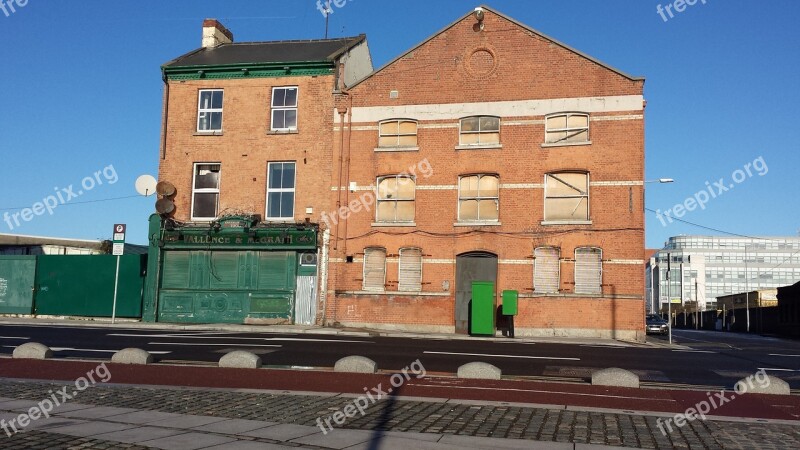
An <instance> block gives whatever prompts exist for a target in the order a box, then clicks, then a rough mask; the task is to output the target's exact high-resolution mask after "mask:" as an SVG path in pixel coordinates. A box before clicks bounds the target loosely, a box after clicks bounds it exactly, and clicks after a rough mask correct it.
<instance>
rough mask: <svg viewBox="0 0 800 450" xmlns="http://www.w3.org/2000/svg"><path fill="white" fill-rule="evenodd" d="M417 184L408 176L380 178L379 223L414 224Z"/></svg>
mask: <svg viewBox="0 0 800 450" xmlns="http://www.w3.org/2000/svg"><path fill="white" fill-rule="evenodd" d="M416 188H417V184H416V182H415V181H414V179H413V178H410V177H408V176H406V175H392V176H389V177H381V178H378V207H377V208H376V211H377V212H376V220H377V221H378V222H413V221H414V200H415V198H416Z"/></svg>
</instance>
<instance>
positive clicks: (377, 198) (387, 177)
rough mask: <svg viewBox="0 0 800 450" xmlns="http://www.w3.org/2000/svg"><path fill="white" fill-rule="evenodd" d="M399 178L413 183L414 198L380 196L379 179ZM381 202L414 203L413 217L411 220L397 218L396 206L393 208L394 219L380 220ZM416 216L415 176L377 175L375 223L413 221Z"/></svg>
mask: <svg viewBox="0 0 800 450" xmlns="http://www.w3.org/2000/svg"><path fill="white" fill-rule="evenodd" d="M392 178H394V179H395V180H400V179H401V178H405V179H409V180H411V182H412V183H414V198H412V199H402V200H399V199H389V198H381V181H383V180H387V179H392ZM383 202H387V203H394V204H395V205H396V204H398V203H400V202H406V203H411V204H413V205H414V218H413V219H411V220H397V208H395V215H394V217H395V220H381V219H380V204H381V203H383ZM416 218H417V178H416V177H413V176H408V175H400V174H398V175H385V176H382V177H378V178H377V179H376V181H375V223H414V221H415V220H416Z"/></svg>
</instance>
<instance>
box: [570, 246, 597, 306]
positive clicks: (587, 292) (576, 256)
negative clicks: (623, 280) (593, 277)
mask: <svg viewBox="0 0 800 450" xmlns="http://www.w3.org/2000/svg"><path fill="white" fill-rule="evenodd" d="M580 250H597V251H598V252H599V253H600V266H599V269H598V270H599V273H598V274H597V275H598V279H599V283H598V286H597V291H588V290H585V291H584V290H581V289H580V287H579V285H578V251H580ZM574 277H575V294H584V295H602V294H603V249H601V248H599V247H578V248H576V249H575V274H574Z"/></svg>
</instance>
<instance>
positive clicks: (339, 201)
mask: <svg viewBox="0 0 800 450" xmlns="http://www.w3.org/2000/svg"><path fill="white" fill-rule="evenodd" d="M344 115H345V113H343V112H339V133H340V142H339V182H338V183H337V184H336V217H337V220H336V230H335V231H336V233H335V236H334V241H333V249H334V250H338V248H339V223H340V222H341V221H342V218H341V217H339V208H341V206H342V172H344V169H343V164H344Z"/></svg>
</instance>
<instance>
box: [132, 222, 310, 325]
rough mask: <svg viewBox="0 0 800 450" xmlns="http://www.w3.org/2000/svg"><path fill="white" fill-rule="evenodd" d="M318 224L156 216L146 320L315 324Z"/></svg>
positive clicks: (145, 309)
mask: <svg viewBox="0 0 800 450" xmlns="http://www.w3.org/2000/svg"><path fill="white" fill-rule="evenodd" d="M317 231H318V230H317V228H316V226H313V225H302V224H301V225H296V224H282V225H280V226H278V225H272V224H263V223H262V224H259V223H258V221H257V220H256V219H255V218H253V217H248V216H232V217H225V218H222V219H219V220H217V221H214V222H211V223H203V224H179V223H176V222H172V221H169V220H167V221H162V219H161V218H160V217H159V216H157V215H153V216H152V217H151V218H150V231H149V236H150V256H149V258H151V259H149V260H148V277H147V282H146V288H145V290H146V292H145V296H144V317H143V319H144V320H145V321H158V322H173V323H250V324H278V323H300V324H313V323H314V321H315V319H316V291H317V288H316V287H317Z"/></svg>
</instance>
